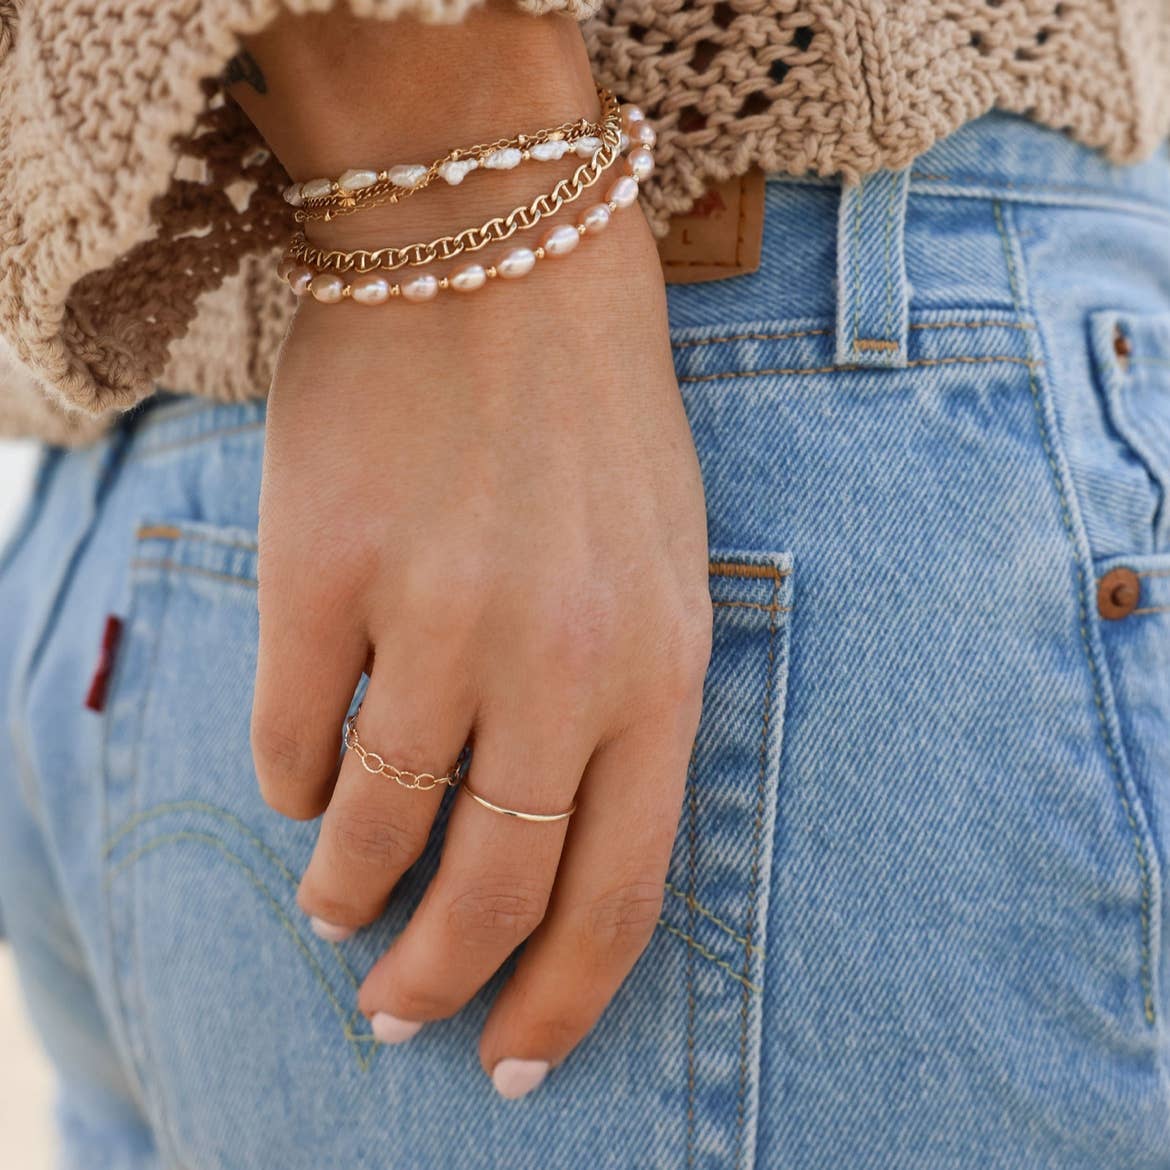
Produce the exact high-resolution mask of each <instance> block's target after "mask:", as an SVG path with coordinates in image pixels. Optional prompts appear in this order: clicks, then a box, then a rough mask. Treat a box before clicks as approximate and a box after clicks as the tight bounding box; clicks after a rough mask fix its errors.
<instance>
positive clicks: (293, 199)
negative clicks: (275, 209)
mask: <svg viewBox="0 0 1170 1170" xmlns="http://www.w3.org/2000/svg"><path fill="white" fill-rule="evenodd" d="M284 201H285V203H290V204H292V206H293V207H300V205H301V202H302V200H301V185H300V183H293V184H292V185H291V186H289V187H285V189H284Z"/></svg>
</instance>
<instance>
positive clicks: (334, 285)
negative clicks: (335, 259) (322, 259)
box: [309, 272, 345, 305]
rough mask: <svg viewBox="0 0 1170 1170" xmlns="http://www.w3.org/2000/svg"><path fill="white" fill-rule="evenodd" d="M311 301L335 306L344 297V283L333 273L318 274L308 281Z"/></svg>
mask: <svg viewBox="0 0 1170 1170" xmlns="http://www.w3.org/2000/svg"><path fill="white" fill-rule="evenodd" d="M309 292H311V293H312V294H313V299H314V300H317V301H320V302H321V304H323V305H335V304H337V302H338V301H339V300H341V298H342V297H343V296H344V295H345V281H344V280H342V278H341V277H340V276H338V275H337V274H336V273H335V272H318V273H317V275H316V276H314V277H313V279H312V280H311V281H309Z"/></svg>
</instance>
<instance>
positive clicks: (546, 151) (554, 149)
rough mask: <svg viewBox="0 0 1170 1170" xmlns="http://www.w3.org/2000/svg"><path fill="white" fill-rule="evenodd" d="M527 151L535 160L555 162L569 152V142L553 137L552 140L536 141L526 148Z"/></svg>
mask: <svg viewBox="0 0 1170 1170" xmlns="http://www.w3.org/2000/svg"><path fill="white" fill-rule="evenodd" d="M528 153H529V154H530V155H531V156H532V157H533V158H534V159H536V161H537V162H556V160H557V159H558V158H564V157H565V155H566V154H568V153H569V144H568V143H567V142H566V141H565V140H564V139H563V138H555V139H553V141H552V142H538V143H537V144H536V145H535V146H530V147H529V148H528Z"/></svg>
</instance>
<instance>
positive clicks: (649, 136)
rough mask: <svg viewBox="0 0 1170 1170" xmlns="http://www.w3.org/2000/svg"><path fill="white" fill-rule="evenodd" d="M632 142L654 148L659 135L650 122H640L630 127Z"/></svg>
mask: <svg viewBox="0 0 1170 1170" xmlns="http://www.w3.org/2000/svg"><path fill="white" fill-rule="evenodd" d="M630 141H631V142H636V143H637V144H638V145H639V146H653V145H654V144H655V143H656V142H657V141H658V134H657V132H656V131H655V129H654V127H653V126H651V125H650V123H649V122H638V123H637V124H636V125H634V126H631V127H630Z"/></svg>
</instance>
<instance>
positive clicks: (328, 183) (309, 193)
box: [301, 179, 333, 199]
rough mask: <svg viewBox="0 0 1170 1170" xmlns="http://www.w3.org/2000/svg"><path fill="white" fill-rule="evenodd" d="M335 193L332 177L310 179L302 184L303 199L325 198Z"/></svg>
mask: <svg viewBox="0 0 1170 1170" xmlns="http://www.w3.org/2000/svg"><path fill="white" fill-rule="evenodd" d="M332 193H333V180H332V179H310V180H309V181H308V182H307V183H302V184H301V198H302V199H324V198H325V196H326V195H331V194H332Z"/></svg>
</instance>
